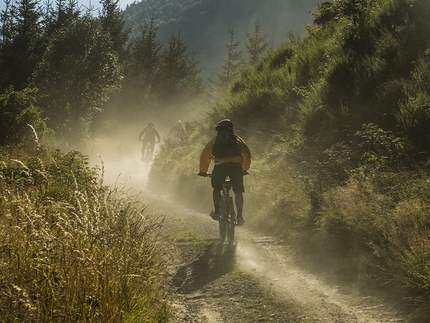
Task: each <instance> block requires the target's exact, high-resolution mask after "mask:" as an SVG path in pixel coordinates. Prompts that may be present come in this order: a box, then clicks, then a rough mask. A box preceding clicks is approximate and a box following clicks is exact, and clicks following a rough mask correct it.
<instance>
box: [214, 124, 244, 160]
mask: <svg viewBox="0 0 430 323" xmlns="http://www.w3.org/2000/svg"><path fill="white" fill-rule="evenodd" d="M240 151H241V147H240V144H239V142H238V141H237V139H236V136H235V135H234V133H233V131H232V130H229V129H221V130H220V131H219V132H218V134H217V136H216V138H215V143H214V145H213V146H212V154H213V155H214V156H215V157H218V158H224V157H233V156H240V155H241V153H240Z"/></svg>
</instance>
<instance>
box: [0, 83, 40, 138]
mask: <svg viewBox="0 0 430 323" xmlns="http://www.w3.org/2000/svg"><path fill="white" fill-rule="evenodd" d="M36 102H37V90H36V89H29V88H27V89H24V90H22V91H15V90H14V89H13V87H11V88H9V89H8V90H6V91H4V92H3V93H0V145H2V146H4V145H18V144H26V143H30V142H34V141H38V140H39V138H40V139H41V138H42V137H43V136H44V135H45V134H47V129H46V124H45V120H44V119H43V118H42V112H41V110H40V109H39V108H38V107H37V105H36Z"/></svg>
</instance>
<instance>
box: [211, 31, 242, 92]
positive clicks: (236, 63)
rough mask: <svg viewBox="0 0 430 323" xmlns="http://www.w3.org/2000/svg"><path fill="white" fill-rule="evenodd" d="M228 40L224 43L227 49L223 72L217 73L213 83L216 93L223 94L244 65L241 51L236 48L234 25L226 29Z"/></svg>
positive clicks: (237, 43) (237, 44)
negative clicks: (228, 34) (228, 35)
mask: <svg viewBox="0 0 430 323" xmlns="http://www.w3.org/2000/svg"><path fill="white" fill-rule="evenodd" d="M228 32H229V33H230V41H229V43H228V44H226V45H225V47H226V49H227V58H226V59H224V65H223V73H222V74H221V75H219V74H218V81H216V82H214V83H215V90H216V92H217V93H218V94H225V93H226V92H227V90H228V87H229V86H230V84H231V82H232V81H233V80H234V79H235V78H236V77H237V76H238V75H239V73H240V69H241V68H242V67H243V66H244V60H243V58H242V51H240V50H238V46H239V44H240V42H236V41H235V37H236V35H237V31H234V26H233V27H232V28H231V29H229V30H228Z"/></svg>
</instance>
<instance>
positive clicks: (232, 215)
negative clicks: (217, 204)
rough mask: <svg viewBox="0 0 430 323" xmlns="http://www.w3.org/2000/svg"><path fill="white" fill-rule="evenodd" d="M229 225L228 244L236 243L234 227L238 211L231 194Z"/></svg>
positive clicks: (229, 198) (229, 199)
mask: <svg viewBox="0 0 430 323" xmlns="http://www.w3.org/2000/svg"><path fill="white" fill-rule="evenodd" d="M227 204H228V214H229V217H228V225H227V239H228V244H230V245H231V244H233V243H234V229H235V228H236V212H235V211H234V203H233V198H232V197H231V196H229V197H228V202H227Z"/></svg>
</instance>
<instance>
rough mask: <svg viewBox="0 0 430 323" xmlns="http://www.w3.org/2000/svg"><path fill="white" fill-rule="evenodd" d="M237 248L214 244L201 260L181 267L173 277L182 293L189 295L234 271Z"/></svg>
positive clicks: (208, 248)
mask: <svg viewBox="0 0 430 323" xmlns="http://www.w3.org/2000/svg"><path fill="white" fill-rule="evenodd" d="M235 255H236V246H229V245H228V244H222V243H219V242H218V241H217V242H213V243H211V244H210V245H208V246H207V248H206V250H205V253H204V254H203V255H201V256H200V258H199V259H197V260H196V261H194V262H192V263H191V264H187V265H185V266H183V267H181V268H180V269H179V270H178V272H177V273H176V274H175V275H174V277H173V283H174V285H175V286H177V287H178V288H179V290H180V292H182V293H184V294H189V293H192V292H195V291H197V290H200V289H201V288H202V287H204V286H205V285H206V284H208V283H210V282H211V281H214V280H216V279H218V278H219V277H221V276H223V275H225V274H226V273H228V272H230V271H232V270H233V269H234V266H235V258H236V257H235Z"/></svg>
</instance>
